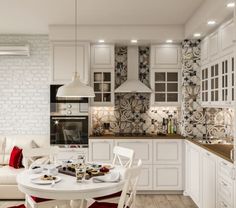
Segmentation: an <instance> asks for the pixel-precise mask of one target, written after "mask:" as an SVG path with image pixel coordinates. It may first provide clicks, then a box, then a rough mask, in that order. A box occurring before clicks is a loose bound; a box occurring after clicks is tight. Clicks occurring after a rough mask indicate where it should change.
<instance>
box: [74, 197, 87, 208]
mask: <svg viewBox="0 0 236 208" xmlns="http://www.w3.org/2000/svg"><path fill="white" fill-rule="evenodd" d="M71 207H72V208H86V207H87V200H86V199H81V200H72V201H71Z"/></svg>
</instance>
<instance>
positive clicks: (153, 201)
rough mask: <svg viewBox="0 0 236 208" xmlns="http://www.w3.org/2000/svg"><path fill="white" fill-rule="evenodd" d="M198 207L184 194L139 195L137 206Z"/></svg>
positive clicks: (2, 207) (2, 205)
mask: <svg viewBox="0 0 236 208" xmlns="http://www.w3.org/2000/svg"><path fill="white" fill-rule="evenodd" d="M22 203H24V202H23V201H0V208H7V207H9V206H14V205H19V204H22ZM146 207H148V208H197V206H196V205H195V204H194V202H193V201H192V200H191V199H190V198H189V197H187V196H182V195H137V201H136V208H146Z"/></svg>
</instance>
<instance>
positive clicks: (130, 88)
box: [115, 46, 152, 93]
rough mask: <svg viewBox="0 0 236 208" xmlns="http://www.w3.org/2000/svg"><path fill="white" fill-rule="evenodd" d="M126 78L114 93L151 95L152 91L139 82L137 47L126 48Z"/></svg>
mask: <svg viewBox="0 0 236 208" xmlns="http://www.w3.org/2000/svg"><path fill="white" fill-rule="evenodd" d="M127 70H128V77H127V80H126V81H125V82H124V83H123V84H122V85H120V86H119V87H118V88H117V89H115V93H151V92H152V90H151V89H150V88H149V87H147V86H146V85H145V84H143V83H142V82H141V81H140V80H139V50H138V46H128V69H127Z"/></svg>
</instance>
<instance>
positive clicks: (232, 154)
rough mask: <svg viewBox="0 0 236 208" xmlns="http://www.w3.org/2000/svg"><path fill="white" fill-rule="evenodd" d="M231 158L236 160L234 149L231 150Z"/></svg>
mask: <svg viewBox="0 0 236 208" xmlns="http://www.w3.org/2000/svg"><path fill="white" fill-rule="evenodd" d="M230 159H231V160H233V161H234V149H231V151H230Z"/></svg>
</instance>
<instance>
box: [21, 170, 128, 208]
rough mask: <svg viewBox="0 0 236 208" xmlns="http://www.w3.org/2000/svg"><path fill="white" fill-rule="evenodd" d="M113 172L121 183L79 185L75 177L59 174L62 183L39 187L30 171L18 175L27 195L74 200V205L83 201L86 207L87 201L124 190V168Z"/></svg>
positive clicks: (90, 181)
mask: <svg viewBox="0 0 236 208" xmlns="http://www.w3.org/2000/svg"><path fill="white" fill-rule="evenodd" d="M112 171H119V172H120V174H121V180H120V181H119V182H114V183H94V182H93V181H92V179H90V180H85V181H83V182H82V183H78V182H76V178H75V177H73V176H68V175H65V174H61V173H59V174H58V176H60V177H61V181H60V182H58V183H56V184H55V185H53V186H51V185H38V184H35V183H33V182H32V179H31V178H32V174H31V172H30V170H25V171H23V172H21V173H19V174H18V175H17V183H18V188H19V190H20V191H21V192H23V193H25V194H27V195H30V196H36V197H40V198H47V199H57V200H73V202H74V203H73V204H80V201H81V200H83V202H84V203H83V204H84V206H85V205H86V199H92V198H95V197H101V196H105V195H109V194H113V193H116V192H119V191H121V190H122V188H123V185H124V180H122V175H123V173H124V168H121V167H115V168H114V169H113V170H112ZM73 207H74V206H73ZM80 207H81V206H80Z"/></svg>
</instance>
